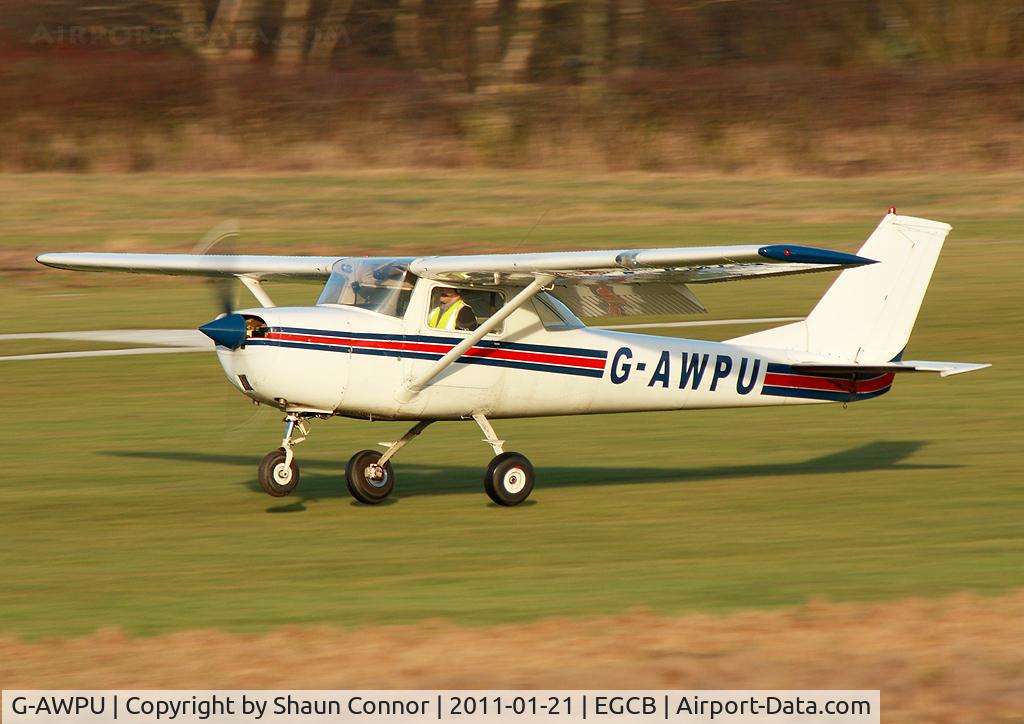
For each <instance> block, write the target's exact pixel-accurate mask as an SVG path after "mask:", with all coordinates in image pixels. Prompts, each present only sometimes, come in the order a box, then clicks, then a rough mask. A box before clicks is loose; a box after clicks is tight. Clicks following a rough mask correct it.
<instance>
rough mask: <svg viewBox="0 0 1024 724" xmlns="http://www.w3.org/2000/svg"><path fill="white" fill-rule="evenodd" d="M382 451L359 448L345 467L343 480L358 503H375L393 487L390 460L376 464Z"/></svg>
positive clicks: (393, 471)
mask: <svg viewBox="0 0 1024 724" xmlns="http://www.w3.org/2000/svg"><path fill="white" fill-rule="evenodd" d="M381 456H382V453H380V452H377V451H376V450H360V451H359V452H357V453H356V454H355V455H353V456H352V457H351V458H349V461H348V465H347V466H346V467H345V480H346V481H348V492H350V493H351V494H352V497H353V498H355V499H356V500H358V501H359V502H360V503H366V504H367V505H376V504H377V503H380V502H382V501H383V500H384V499H385V498H386V497H388V496H389V495H391V491H392V490H393V489H394V487H395V470H394V468H392V467H391V461H390V460H389V461H387V462H386V463H384V465H383V467H382V466H380V465H378V464H377V461H378V460H380V459H381Z"/></svg>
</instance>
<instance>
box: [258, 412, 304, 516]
mask: <svg viewBox="0 0 1024 724" xmlns="http://www.w3.org/2000/svg"><path fill="white" fill-rule="evenodd" d="M306 417H308V416H307V415H304V414H299V413H293V412H290V413H288V414H287V415H286V416H285V418H284V423H285V428H284V438H282V440H281V447H279V448H277V450H271V451H270V452H268V453H267V454H266V455H264V456H263V459H262V460H261V461H260V466H259V469H258V471H257V475H256V477H257V479H258V480H259V482H260V487H261V488H263V492H265V493H266V494H267V495H271V496H273V497H275V498H281V497H284V496H285V495H288V493H290V492H292V491H293V490H295V487H296V486H297V485H298V484H299V464H298V463H297V462H295V453H294V452H293V451H292V447H293V446H294V445H298V444H299V443H300V442H302V441H303V440H305V439H306V438H307V437H308V436H309V424H308V423H307V421H306ZM295 428H298V430H299V436H298V437H295V438H293V437H292V435H293V433H294V432H295Z"/></svg>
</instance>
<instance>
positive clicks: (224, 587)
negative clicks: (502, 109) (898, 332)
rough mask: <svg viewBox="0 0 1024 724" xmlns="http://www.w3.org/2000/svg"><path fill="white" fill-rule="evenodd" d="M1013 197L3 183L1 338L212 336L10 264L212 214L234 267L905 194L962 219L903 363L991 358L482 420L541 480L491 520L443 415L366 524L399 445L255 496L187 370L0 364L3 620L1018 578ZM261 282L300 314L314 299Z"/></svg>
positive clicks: (845, 234)
mask: <svg viewBox="0 0 1024 724" xmlns="http://www.w3.org/2000/svg"><path fill="white" fill-rule="evenodd" d="M1021 188H1024V187H1022V185H1021V183H1020V179H1018V178H1005V179H999V178H995V179H992V178H960V179H953V180H950V179H933V180H923V179H884V180H877V179H875V180H870V179H868V180H834V181H819V180H812V181H807V180H783V179H776V180H771V181H760V180H759V181H754V180H742V179H740V180H722V179H701V180H686V179H676V178H671V177H664V176H636V175H629V176H624V177H594V178H583V179H577V178H572V177H567V176H565V177H562V176H552V175H533V174H512V175H501V176H498V175H478V174H477V175H474V174H459V175H435V176H429V175H426V176H424V175H423V174H415V175H414V174H407V175H404V174H366V175H354V176H349V177H313V176H282V177H269V178H257V177H228V178H210V177H200V178H189V177H170V176H168V177H164V176H153V177H148V176H140V177H130V178H129V177H102V176H101V177H73V176H55V177H48V176H28V177H25V176H20V177H9V176H8V177H0V191H2V193H0V198H3V199H4V200H3V202H2V203H0V233H2V238H3V242H2V246H0V253H2V254H3V255H4V258H5V259H7V260H9V261H10V263H9V264H8V265H7V266H9V267H10V268H11V269H12V270H11V271H8V272H5V273H4V275H3V285H2V289H0V332H25V331H57V330H69V329H108V328H113V327H126V328H131V327H145V328H151V327H164V326H166V327H186V326H196V325H198V324H200V323H202V322H204V321H206V320H207V319H209V318H210V317H211V316H212V315H213V313H214V310H213V305H212V302H211V301H210V300H209V297H208V293H207V290H206V289H205V288H204V287H203V285H202V284H199V283H196V282H193V281H190V280H167V279H158V278H134V277H126V276H117V275H106V276H89V275H74V274H71V273H62V272H56V271H52V272H51V271H36V270H32V271H25V270H27V269H29V268H30V267H31V262H30V259H31V256H33V255H34V254H35V253H39V252H41V251H47V250H60V249H68V250H73V249H86V248H94V249H96V248H99V249H103V248H106V249H134V250H146V249H154V250H178V251H181V250H188V248H189V245H190V240H191V239H193V238H197V237H198V236H199V235H201V233H202V231H203V230H204V227H206V226H212V225H213V224H214V223H216V222H217V221H219V220H221V219H222V218H223V217H225V216H240V217H241V218H242V220H243V227H244V228H249V229H252V230H253V233H251V234H249V235H248V236H246V237H245V241H244V242H243V245H245V244H248V245H249V246H248V247H247V249H249V248H251V249H252V250H262V251H270V252H273V251H278V252H283V253H288V252H293V253H303V252H309V253H322V252H325V251H329V250H333V252H336V253H344V251H345V250H346V249H352V250H358V251H360V252H367V251H376V252H378V253H383V252H385V251H386V250H392V251H394V252H395V253H402V254H408V253H438V252H440V251H448V250H450V248H457V249H459V250H462V251H468V250H479V251H489V250H494V251H498V250H502V251H507V250H510V248H512V247H514V248H517V249H522V250H530V249H544V248H563V247H569V248H572V247H576V248H583V247H595V246H613V245H625V244H627V243H628V245H630V246H635V245H664V244H681V245H685V244H699V243H730V242H746V241H765V242H769V241H777V240H791V241H794V242H805V243H816V244H821V245H825V246H831V247H833V248H837V249H843V250H853V249H855V248H856V247H857V246H858V245H859V243H860V241H862V239H863V238H864V237H865V236H866V235H867V234H868V233H869V232H870V230H871V229H872V228H873V226H874V224H875V223H876V222H877V219H878V218H879V217H880V216H881V214H882V213H883V212H884V210H885V207H886V206H888V205H890V204H896V205H897V206H899V207H900V211H901V212H903V213H910V214H915V215H921V216H930V217H932V218H939V219H942V220H945V221H949V222H950V223H952V224H953V226H954V232H953V234H952V235H951V237H950V239H949V241H948V242H947V247H946V251H945V252H944V254H943V257H942V259H941V260H940V263H939V267H938V270H937V272H936V276H935V278H934V280H933V283H932V287H931V289H930V292H929V295H928V297H927V298H926V300H925V305H924V308H923V310H922V313H921V317H920V318H919V322H918V327H917V329H916V331H915V335H914V337H913V338H912V340H911V345H910V348H909V351H908V354H909V356H911V357H914V358H918V359H946V360H962V361H981V362H992V363H993V364H994V365H995V366H994V367H993V368H992V369H989V370H985V371H982V372H978V373H974V374H971V375H965V376H963V377H961V378H953V379H947V380H942V379H939V378H938V377H933V376H923V375H922V376H915V377H913V378H910V377H908V378H901V379H899V380H898V381H897V384H896V386H895V388H894V390H893V392H892V393H890V394H889V395H886V396H884V397H882V398H880V399H878V400H875V401H872V402H867V403H860V404H857V405H853V406H851V407H849V408H848V409H843V408H842V407H841V406H838V405H832V406H824V407H814V408H803V409H795V410H781V409H774V410H773V409H763V410H735V411H730V410H725V411H704V412H690V413H665V414H661V413H659V414H641V415H619V416H595V417H577V418H564V419H563V418H558V419H544V420H517V421H503V422H499V423H497V425H498V431H499V433H500V434H501V436H502V437H505V438H507V439H508V440H509V441H510V444H509V447H510V449H516V450H520V451H522V452H524V453H526V454H528V455H529V456H530V457H531V459H533V460H534V462H535V464H536V466H537V468H538V474H539V480H538V488H537V490H536V492H535V493H534V497H533V498H532V499H531V504H528V505H524V506H522V507H521V508H518V509H511V510H506V509H500V508H497V507H495V506H493V505H491V504H490V503H489V501H488V500H487V498H486V496H485V495H484V493H483V490H482V481H481V478H482V473H483V468H484V467H485V465H486V463H487V460H488V459H489V457H490V452H489V449H488V448H487V447H486V446H485V445H484V444H482V443H481V442H480V441H479V437H480V435H479V431H478V430H477V429H476V428H475V426H473V425H472V424H471V423H467V424H458V423H443V424H438V425H437V426H435V427H433V428H431V429H430V430H428V431H427V433H426V434H425V435H424V436H423V437H421V438H419V439H418V440H417V441H416V443H415V444H414V445H412V446H411V447H409V448H408V449H407V450H405V451H403V452H402V454H401V455H400V456H399V457H398V458H397V460H396V472H397V477H398V487H397V496H396V500H395V502H394V503H392V504H390V505H384V506H380V507H378V508H369V507H364V506H359V505H356V504H354V503H353V502H352V501H351V499H350V498H349V497H348V494H347V491H346V490H345V485H344V480H343V471H344V465H345V461H346V460H347V459H348V457H349V456H350V455H351V454H352V453H353V452H354V451H356V450H359V449H362V448H365V447H373V446H374V444H375V443H376V442H377V441H380V440H389V439H394V437H395V435H396V434H400V432H401V430H402V429H403V426H402V425H392V424H387V423H373V424H369V423H364V422H356V421H350V420H343V419H338V420H332V421H330V422H326V423H317V424H316V425H315V426H314V432H313V436H312V437H311V438H310V440H309V441H308V442H306V443H303V444H302V445H301V446H300V447H299V448H298V449H297V452H298V456H299V461H300V465H301V467H302V476H303V480H302V483H301V485H300V487H299V490H298V491H296V493H295V494H293V495H292V496H290V497H289V498H285V499H280V500H274V499H271V498H268V497H267V496H265V495H264V494H263V493H261V492H259V491H258V487H257V485H256V483H255V469H256V463H257V462H258V461H259V458H260V457H261V456H262V455H263V454H264V453H265V452H266V451H267V450H269V449H271V448H273V447H275V446H276V445H277V443H278V440H279V437H280V424H279V414H277V413H275V412H273V411H270V410H266V409H257V408H254V407H252V406H251V405H249V404H248V403H246V401H245V400H243V399H242V398H241V396H239V395H237V393H235V392H234V390H233V389H232V388H230V387H229V385H228V383H227V382H226V381H225V380H224V379H223V375H222V373H221V371H220V368H219V365H218V364H217V362H216V360H215V358H214V357H213V355H212V354H211V355H209V356H205V355H200V354H181V355H176V354H173V355H157V356H152V357H142V358H119V357H115V358H104V359H76V360H53V361H33V362H8V363H4V364H3V366H2V367H0V374H2V375H3V380H4V402H3V412H4V414H3V415H2V416H0V436H2V438H3V439H4V440H5V441H6V443H7V444H6V445H5V449H6V451H7V456H8V457H7V475H5V476H3V483H2V484H0V506H2V511H3V512H2V514H0V515H2V518H0V530H2V531H3V538H4V545H3V546H2V548H0V576H2V578H0V580H2V588H0V632H7V633H13V634H17V635H22V636H26V637H33V638H34V637H44V636H67V635H72V634H77V633H83V632H88V631H92V630H95V629H97V628H99V627H104V626H110V625H116V626H121V627H123V628H125V629H127V630H128V631H131V632H136V633H143V634H151V633H157V632H165V631H173V630H178V629H186V628H206V627H218V628H225V629H229V630H239V631H256V630H265V629H268V628H273V627H277V626H280V625H283V624H328V625H338V626H355V625H365V624H385V623H396V622H411V621H418V620H422V619H427V618H436V617H441V618H446V619H450V620H453V621H456V622H461V623H471V624H485V623H495V622H507V621H524V620H530V619H536V618H541V617H546V616H552V615H559V616H578V615H588V614H597V613H609V612H617V611H622V610H625V609H630V608H635V607H644V608H652V609H656V610H659V611H665V612H670V613H675V612H686V611H715V610H725V609H735V608H747V607H770V606H781V605H785V604H792V603H798V602H801V601H803V600H805V599H807V598H808V597H811V596H826V597H831V598H835V599H839V600H869V599H874V600H878V599H890V598H897V597H904V596H926V597H930V596H936V595H940V594H946V593H951V592H955V591H960V590H973V591H979V592H982V593H997V592H1002V591H1006V590H1008V589H1011V588H1015V587H1018V586H1021V585H1024V525H1022V523H1021V518H1020V513H1019V511H1020V505H1021V502H1022V499H1024V453H1022V452H1021V446H1020V439H1021V433H1022V430H1024V412H1022V409H1021V404H1020V400H1021V399H1022V394H1021V393H1022V392H1024V384H1022V382H1021V375H1022V374H1024V364H1022V363H1021V360H1020V357H1021V355H1020V353H1021V345H1020V342H1019V339H1018V337H1019V334H1018V333H1019V331H1020V329H1021V322H1022V320H1024V313H1022V311H1021V310H1022V307H1024V294H1022V288H1021V285H1020V282H1019V266H1020V262H1021V261H1022V260H1024V253H1022V243H1021V236H1022V233H1024V232H1022V231H1021V230H1022V229H1024V192H1022V191H1021V190H1020V189H1021ZM548 208H550V209H554V210H553V211H551V212H549V214H548V215H547V217H546V218H545V221H544V222H542V224H541V225H540V226H538V228H537V229H536V230H535V231H534V232H533V233H531V234H529V235H527V232H528V231H529V228H530V226H531V225H532V224H533V222H534V221H535V220H536V217H537V216H539V215H540V214H541V213H542V212H543V211H544V210H546V209H548ZM524 237H526V238H525V240H522V239H523V238H524ZM23 269H24V270H23ZM822 276H824V275H822ZM828 283H829V280H828V279H824V278H821V276H819V277H808V278H794V279H788V280H775V281H771V280H766V281H754V282H748V283H742V284H718V285H706V286H704V287H701V288H698V289H696V291H697V293H698V295H699V296H700V297H701V298H702V300H703V301H705V303H706V304H707V306H708V307H709V309H710V310H711V315H712V316H713V317H716V318H728V317H761V316H786V315H799V314H804V313H806V312H807V311H808V310H809V309H810V307H811V306H812V305H813V303H814V301H815V300H816V299H817V297H818V296H819V294H820V293H821V291H822V290H823V289H824V288H825V287H826V286H827V284H828ZM272 293H273V290H272ZM277 293H278V294H280V295H281V300H293V301H299V300H303V299H305V300H311V299H312V298H313V297H314V296H315V294H316V289H315V288H313V287H301V288H298V287H286V288H283V289H281V290H279V291H278V292H277ZM245 304H248V301H246V302H245ZM744 331H746V330H745V329H744V330H740V329H739V328H735V327H728V328H713V327H708V328H693V329H674V330H670V332H671V333H672V334H689V335H700V336H707V337H711V338H714V337H716V336H717V337H718V338H725V337H728V336H734V335H737V334H741V333H743V332H744ZM10 344H11V345H13V344H14V343H10ZM7 349H10V352H9V353H11V354H15V353H18V352H17V350H16V349H15V348H14V347H13V346H11V347H10V348H8V347H7V346H5V350H7ZM47 349H49V345H48V346H47ZM5 353H8V352H5Z"/></svg>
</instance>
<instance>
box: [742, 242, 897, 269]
mask: <svg viewBox="0 0 1024 724" xmlns="http://www.w3.org/2000/svg"><path fill="white" fill-rule="evenodd" d="M757 253H758V254H760V255H761V256H763V257H764V258H766V259H771V260H772V261H790V262H794V263H796V264H841V265H842V266H864V265H865V264H877V263H878V262H876V261H875V260H874V259H868V258H866V257H863V256H857V255H856V254H846V253H845V252H841V251H831V250H829V249H816V248H815V247H813V246H796V245H794V244H771V245H770V246H762V247H761V248H760V249H758V250H757Z"/></svg>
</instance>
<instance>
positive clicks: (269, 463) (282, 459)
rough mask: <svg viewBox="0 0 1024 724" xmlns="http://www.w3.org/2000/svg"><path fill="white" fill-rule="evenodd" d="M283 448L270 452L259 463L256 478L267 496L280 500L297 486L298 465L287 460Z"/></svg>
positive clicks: (292, 460) (293, 461)
mask: <svg viewBox="0 0 1024 724" xmlns="http://www.w3.org/2000/svg"><path fill="white" fill-rule="evenodd" d="M288 457H289V456H288V455H287V454H286V452H285V449H284V448H283V447H279V448H278V449H277V450H271V451H270V452H268V453H267V454H266V455H264V456H263V459H262V460H261V461H260V467H259V472H258V474H257V477H258V478H259V481H260V487H261V488H263V492H264V493H266V494H267V495H270V496H273V497H275V498H282V497H284V496H285V495H288V493H290V492H292V491H293V490H295V486H296V485H298V484H299V464H298V463H297V462H295V460H294V458H293V459H291V460H289V459H288Z"/></svg>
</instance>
